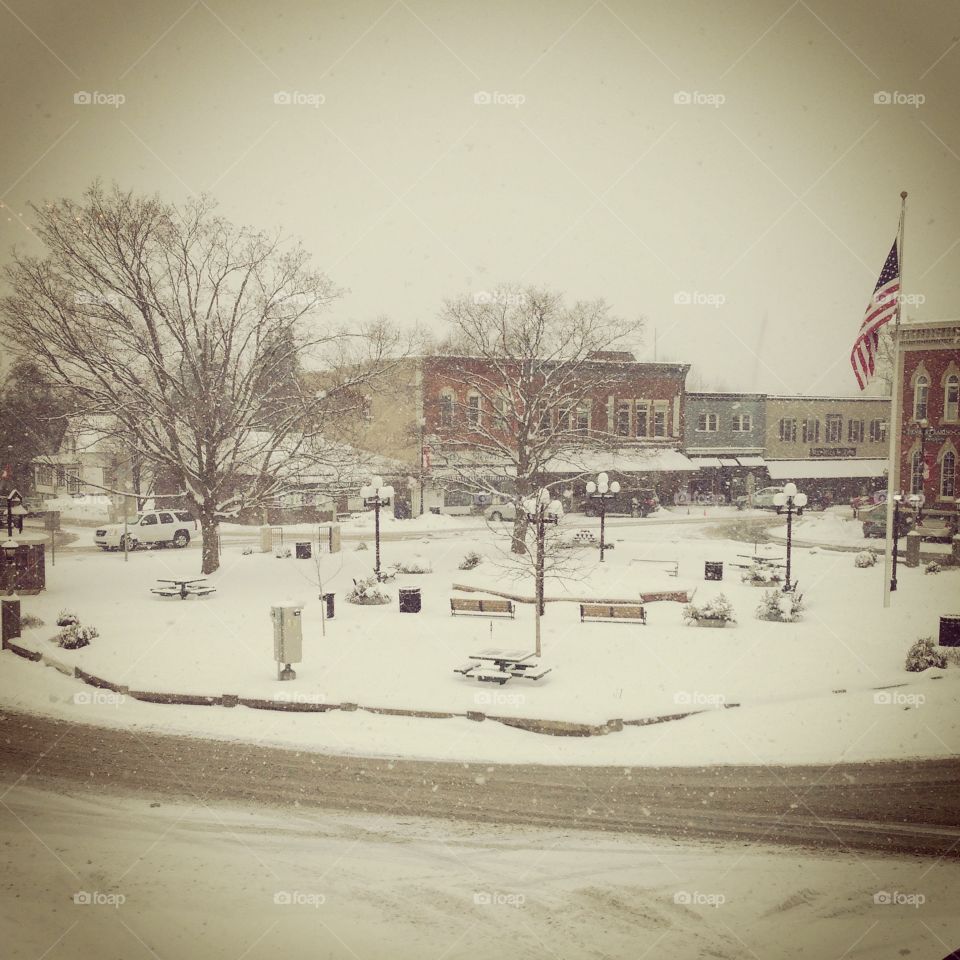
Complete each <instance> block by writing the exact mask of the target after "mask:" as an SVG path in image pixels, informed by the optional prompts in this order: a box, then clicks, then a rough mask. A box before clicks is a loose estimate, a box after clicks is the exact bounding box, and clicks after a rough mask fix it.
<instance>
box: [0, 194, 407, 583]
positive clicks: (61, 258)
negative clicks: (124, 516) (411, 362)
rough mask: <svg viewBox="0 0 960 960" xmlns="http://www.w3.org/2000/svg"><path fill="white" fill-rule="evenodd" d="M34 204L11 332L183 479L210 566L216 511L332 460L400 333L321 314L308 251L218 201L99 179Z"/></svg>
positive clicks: (78, 398)
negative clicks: (340, 423)
mask: <svg viewBox="0 0 960 960" xmlns="http://www.w3.org/2000/svg"><path fill="white" fill-rule="evenodd" d="M33 209H34V211H35V213H36V215H37V218H38V221H39V223H38V227H37V229H36V233H37V235H38V236H39V237H40V239H41V240H42V241H43V242H44V244H45V245H46V248H47V255H46V257H45V258H43V259H40V258H36V257H30V256H23V255H20V254H18V253H16V252H15V253H14V257H13V262H12V264H11V265H10V266H9V267H8V268H7V270H6V278H7V280H8V281H9V283H10V285H11V287H12V290H13V292H12V294H11V295H10V296H8V297H6V298H5V299H4V301H3V303H2V314H0V331H2V334H3V336H4V337H5V338H6V339H7V341H8V342H9V343H12V344H14V345H16V346H18V347H19V348H20V349H22V350H23V351H24V353H25V354H26V355H27V356H30V357H32V358H33V359H34V361H35V362H36V363H37V364H38V366H39V367H40V368H41V369H42V371H43V372H44V374H45V375H46V376H47V377H48V379H49V380H50V381H51V382H52V383H54V384H57V385H61V386H64V387H66V388H68V389H69V391H70V392H71V393H72V394H73V399H74V401H75V408H76V409H77V410H78V411H79V412H82V413H86V414H95V415H96V414H100V415H103V414H109V415H110V416H112V417H114V418H115V419H116V421H117V424H118V429H119V431H120V432H122V433H123V434H125V435H126V436H127V438H128V440H129V443H130V444H131V445H132V446H133V447H135V449H136V450H137V451H139V452H140V453H141V454H142V456H143V457H144V458H145V459H146V460H148V461H149V462H150V464H151V466H152V468H153V469H154V470H155V471H162V472H164V473H166V474H168V475H169V476H170V477H172V478H173V480H174V483H177V484H180V489H181V490H182V492H183V494H184V496H185V497H186V498H187V500H188V502H190V503H191V505H192V506H193V508H194V510H195V511H196V514H197V516H198V518H199V521H200V526H201V530H202V536H203V572H204V573H210V572H212V571H214V570H216V569H217V567H218V566H219V551H218V537H217V535H216V534H217V527H218V523H219V522H220V520H221V519H223V518H227V517H233V516H236V515H237V514H238V513H239V512H240V510H242V509H244V508H246V507H252V506H257V505H259V504H262V503H264V502H266V501H267V500H269V499H271V498H273V497H275V496H277V495H278V494H279V493H280V492H282V491H283V490H284V489H286V488H288V486H289V484H290V482H291V479H292V478H295V475H296V473H297V471H299V470H302V469H303V465H304V463H306V462H310V461H312V460H316V459H319V460H323V459H324V452H325V449H326V445H325V437H326V436H327V435H328V434H329V433H330V432H331V431H332V430H333V428H334V426H335V422H336V419H337V417H341V418H346V419H349V417H350V408H351V403H352V402H353V400H355V398H356V397H357V395H358V390H357V387H358V385H360V384H362V383H364V382H365V381H366V380H368V379H370V378H371V377H373V376H376V375H377V373H378V372H379V371H380V370H381V369H382V364H383V363H384V362H385V359H386V357H387V356H388V354H389V352H390V350H391V349H392V347H393V346H394V345H395V342H396V338H395V337H394V335H393V334H392V333H391V331H390V330H389V328H388V327H387V326H386V324H384V323H383V322H377V323H375V324H372V325H370V326H368V327H364V328H356V329H353V330H349V331H345V330H340V329H335V328H333V327H332V326H331V325H329V324H325V323H321V322H319V320H318V314H320V313H321V312H322V311H323V310H324V308H326V307H328V306H329V305H330V304H331V303H332V302H333V301H334V300H335V299H336V298H337V297H338V296H339V291H338V290H337V289H336V288H335V287H334V285H333V283H332V282H331V281H330V280H329V279H328V278H327V277H326V276H324V275H323V274H322V273H320V272H318V271H315V270H313V269H311V268H310V267H309V264H308V255H307V253H306V252H305V251H304V250H303V249H302V248H301V247H299V246H297V245H293V244H290V243H289V242H286V241H284V240H283V239H282V238H281V237H279V236H268V235H266V234H264V233H261V232H257V231H254V230H251V229H249V228H243V227H235V226H233V225H232V224H230V223H228V222H227V221H225V220H224V219H222V218H221V217H219V216H217V215H216V214H215V212H214V204H213V202H212V201H211V200H210V199H209V198H206V197H202V198H199V199H196V200H192V201H190V202H188V203H187V204H186V205H184V206H182V207H176V206H173V205H171V204H168V203H164V202H162V201H161V200H160V199H158V198H157V197H141V196H137V195H135V194H133V193H129V192H122V191H121V190H120V189H119V188H117V187H116V186H115V187H113V189H112V190H110V191H105V190H104V189H103V188H102V187H101V186H100V185H99V184H94V185H93V186H92V187H91V188H90V189H89V190H88V191H87V192H86V193H85V194H84V196H83V198H82V201H81V202H79V203H77V202H74V201H71V200H69V199H65V200H60V201H57V202H55V203H49V204H44V205H43V206H35V207H34V208H33ZM301 356H308V357H311V358H312V360H313V362H314V363H315V364H319V365H320V366H321V367H323V368H325V369H326V371H327V376H326V383H327V387H326V389H325V390H324V391H323V393H322V395H321V396H316V395H315V394H314V392H312V391H308V390H305V389H304V387H303V385H302V381H301V380H300V379H299V378H298V377H296V376H295V375H292V371H295V370H296V365H297V359H298V357H301Z"/></svg>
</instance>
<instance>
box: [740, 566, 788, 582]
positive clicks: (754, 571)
mask: <svg viewBox="0 0 960 960" xmlns="http://www.w3.org/2000/svg"><path fill="white" fill-rule="evenodd" d="M740 579H741V580H742V581H743V582H744V583H751V584H754V585H756V586H759V585H761V584H765V583H782V582H783V575H782V574H781V573H780V571H779V570H778V569H777V568H776V567H770V566H767V564H765V563H754V564H753V565H752V566H751V567H750V568H749V569H748V570H745V571H744V573H743V575H742V576H741V578H740Z"/></svg>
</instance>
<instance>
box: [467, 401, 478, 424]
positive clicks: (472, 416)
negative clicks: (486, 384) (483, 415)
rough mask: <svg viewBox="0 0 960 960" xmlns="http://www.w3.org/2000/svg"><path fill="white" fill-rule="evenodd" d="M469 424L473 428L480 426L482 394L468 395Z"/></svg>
mask: <svg viewBox="0 0 960 960" xmlns="http://www.w3.org/2000/svg"><path fill="white" fill-rule="evenodd" d="M467 423H469V424H470V426H471V427H479V426H480V394H479V393H470V394H467Z"/></svg>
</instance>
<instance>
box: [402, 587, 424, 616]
mask: <svg viewBox="0 0 960 960" xmlns="http://www.w3.org/2000/svg"><path fill="white" fill-rule="evenodd" d="M397 593H398V595H399V597H400V612H401V613H419V612H420V588H419V587H401V588H400V589H399V590H398V591H397Z"/></svg>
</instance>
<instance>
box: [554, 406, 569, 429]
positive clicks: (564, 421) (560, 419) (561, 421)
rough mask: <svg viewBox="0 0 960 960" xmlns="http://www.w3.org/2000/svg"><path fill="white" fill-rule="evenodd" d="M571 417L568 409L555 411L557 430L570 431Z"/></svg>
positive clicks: (562, 408)
mask: <svg viewBox="0 0 960 960" xmlns="http://www.w3.org/2000/svg"><path fill="white" fill-rule="evenodd" d="M570 421H571V416H570V408H569V407H561V408H560V409H559V410H558V411H557V429H558V430H570V429H571V424H570Z"/></svg>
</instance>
